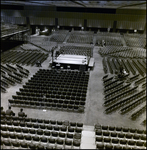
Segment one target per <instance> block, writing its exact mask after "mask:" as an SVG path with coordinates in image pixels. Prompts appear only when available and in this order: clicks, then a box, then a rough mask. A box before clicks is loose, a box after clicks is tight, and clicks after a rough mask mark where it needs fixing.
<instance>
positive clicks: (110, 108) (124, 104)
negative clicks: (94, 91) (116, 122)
mask: <svg viewBox="0 0 147 150" xmlns="http://www.w3.org/2000/svg"><path fill="white" fill-rule="evenodd" d="M138 78H139V79H138ZM128 79H129V83H127V82H126V80H127V79H124V80H123V81H121V80H119V79H118V78H115V76H111V77H109V76H108V75H105V76H104V77H103V78H102V80H103V85H104V101H105V102H104V104H103V105H104V107H106V109H105V111H104V113H106V114H111V113H112V112H114V111H116V110H118V109H120V110H119V112H120V114H122V115H123V114H125V113H128V112H129V111H134V110H135V108H136V107H141V108H139V110H138V111H137V112H133V114H132V116H131V117H130V118H131V119H133V118H137V117H138V116H139V115H140V114H141V113H143V112H144V111H145V110H146V105H143V106H142V104H144V103H145V101H146V92H145V89H144V88H143V87H142V88H141V89H140V88H138V86H140V85H143V84H144V83H143V84H142V82H140V81H142V79H145V77H143V78H142V77H141V76H139V75H135V76H133V77H128ZM130 81H131V82H130ZM136 83H137V84H136Z"/></svg>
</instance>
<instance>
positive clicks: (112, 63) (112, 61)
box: [103, 57, 146, 77]
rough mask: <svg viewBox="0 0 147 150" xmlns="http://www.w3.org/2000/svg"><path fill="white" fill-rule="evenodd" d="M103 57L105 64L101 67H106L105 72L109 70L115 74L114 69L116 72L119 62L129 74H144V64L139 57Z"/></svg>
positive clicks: (143, 75)
mask: <svg viewBox="0 0 147 150" xmlns="http://www.w3.org/2000/svg"><path fill="white" fill-rule="evenodd" d="M103 59H105V65H103V69H105V68H106V67H107V69H106V70H107V72H110V73H111V74H115V72H116V71H117V72H118V71H119V67H120V64H122V66H123V68H124V69H125V71H126V72H127V73H129V74H130V73H131V74H133V75H137V74H140V75H141V76H142V77H145V75H146V65H145V63H144V61H143V60H141V59H132V60H131V59H123V58H116V57H103ZM103 61H104V60H103ZM103 63H104V62H103ZM104 72H106V71H104Z"/></svg>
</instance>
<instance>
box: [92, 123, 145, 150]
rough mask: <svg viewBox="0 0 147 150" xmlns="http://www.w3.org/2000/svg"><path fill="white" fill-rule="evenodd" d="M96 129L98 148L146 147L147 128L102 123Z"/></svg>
mask: <svg viewBox="0 0 147 150" xmlns="http://www.w3.org/2000/svg"><path fill="white" fill-rule="evenodd" d="M94 129H95V143H96V148H97V149H145V148H146V130H140V129H134V128H127V127H118V126H107V125H100V124H96V125H95V128H94Z"/></svg>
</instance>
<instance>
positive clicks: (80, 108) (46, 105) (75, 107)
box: [8, 99, 85, 112]
mask: <svg viewBox="0 0 147 150" xmlns="http://www.w3.org/2000/svg"><path fill="white" fill-rule="evenodd" d="M8 101H9V103H10V104H11V105H12V106H14V107H15V106H16V107H27V108H28V107H29V108H35V109H53V110H61V111H74V112H84V108H85V107H84V104H85V103H83V102H79V101H75V103H77V104H74V103H73V104H64V103H63V102H64V101H63V100H58V103H54V102H53V103H50V102H39V101H29V100H10V99H9V100H8ZM65 101H66V100H65Z"/></svg>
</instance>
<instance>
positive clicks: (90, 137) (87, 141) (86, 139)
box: [80, 125, 96, 149]
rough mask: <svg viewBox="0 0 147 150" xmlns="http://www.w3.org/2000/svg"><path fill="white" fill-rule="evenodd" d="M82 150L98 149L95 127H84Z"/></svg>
mask: <svg viewBox="0 0 147 150" xmlns="http://www.w3.org/2000/svg"><path fill="white" fill-rule="evenodd" d="M80 148H81V149H96V144H95V132H94V126H85V125H84V126H83V131H82V138H81V147H80Z"/></svg>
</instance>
